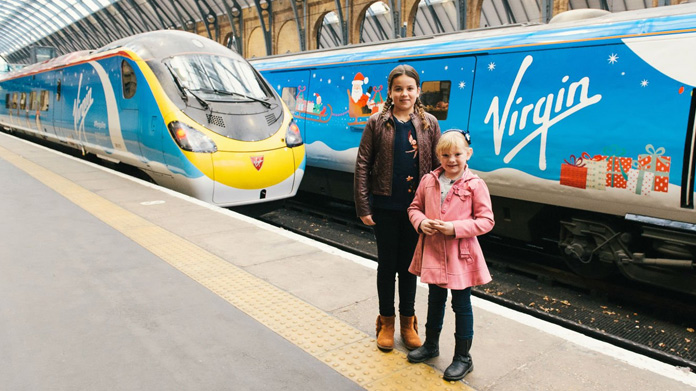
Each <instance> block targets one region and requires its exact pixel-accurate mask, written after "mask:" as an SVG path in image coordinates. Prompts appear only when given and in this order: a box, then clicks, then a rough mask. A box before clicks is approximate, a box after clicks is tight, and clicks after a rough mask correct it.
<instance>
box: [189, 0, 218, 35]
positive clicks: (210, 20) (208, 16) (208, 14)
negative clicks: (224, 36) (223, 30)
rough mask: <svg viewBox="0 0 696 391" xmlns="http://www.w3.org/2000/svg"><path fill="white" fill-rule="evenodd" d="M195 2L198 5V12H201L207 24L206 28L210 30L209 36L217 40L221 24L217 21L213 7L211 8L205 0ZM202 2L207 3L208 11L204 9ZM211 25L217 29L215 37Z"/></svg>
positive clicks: (202, 18) (204, 22)
mask: <svg viewBox="0 0 696 391" xmlns="http://www.w3.org/2000/svg"><path fill="white" fill-rule="evenodd" d="M195 2H196V7H198V12H200V13H201V20H202V21H203V24H204V25H205V30H206V31H207V32H208V38H210V39H216V40H217V39H218V36H219V35H220V26H219V25H218V22H217V15H215V12H213V9H212V8H210V4H208V3H207V2H206V1H205V0H195ZM201 2H202V3H203V4H205V7H206V8H207V9H208V10H207V11H206V10H204V9H203V7H202V6H201ZM211 25H212V26H213V28H214V29H215V38H213V33H212V32H211V31H210V26H211Z"/></svg>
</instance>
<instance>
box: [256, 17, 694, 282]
mask: <svg viewBox="0 0 696 391" xmlns="http://www.w3.org/2000/svg"><path fill="white" fill-rule="evenodd" d="M694 47H696V4H681V5H674V6H665V7H657V8H650V9H644V10H638V11H626V12H618V13H609V12H601V11H599V10H589V11H588V10H576V11H567V13H561V14H559V15H558V16H556V17H554V18H553V19H552V20H551V21H550V22H549V23H547V24H524V25H514V26H504V27H500V28H488V29H475V30H467V31H459V32H454V33H447V34H439V35H435V36H427V37H414V38H407V39H403V40H398V41H390V42H381V43H371V44H363V45H355V46H348V47H344V48H333V49H331V50H329V51H326V50H319V51H313V52H305V53H296V54H286V55H280V56H270V57H264V58H259V59H252V60H251V61H250V62H251V64H252V65H253V66H254V67H255V68H256V69H257V70H259V71H260V72H261V74H262V75H264V77H265V78H266V79H267V80H268V81H269V83H270V84H271V85H272V86H273V88H275V89H276V91H277V92H278V94H280V95H281V97H282V98H283V99H284V100H285V102H286V103H287V105H288V106H289V107H290V108H291V111H293V114H294V116H295V119H296V121H297V125H298V126H299V129H300V132H301V134H302V137H303V139H304V141H305V145H306V148H307V166H306V171H305V177H304V181H303V184H302V188H301V190H306V191H308V192H313V193H318V194H322V195H324V196H326V197H334V198H336V199H343V200H348V201H350V200H352V194H353V192H352V188H353V186H352V183H353V172H354V166H355V156H356V154H357V149H358V145H359V142H360V138H361V135H362V130H363V129H364V126H365V123H366V122H367V119H368V118H369V117H370V115H372V114H374V113H376V112H379V111H380V110H382V108H383V107H384V104H385V101H386V99H387V79H386V78H387V75H388V74H389V72H390V71H391V70H392V69H393V68H394V67H395V66H396V65H398V64H402V63H407V64H410V65H412V66H413V67H414V68H415V69H416V70H417V71H419V73H420V78H421V86H420V88H421V92H420V99H421V101H422V103H423V105H424V106H425V109H426V111H428V112H430V113H431V114H433V115H434V116H435V117H436V118H437V119H438V120H439V122H440V127H441V129H443V130H446V129H448V128H460V129H467V130H469V131H470V133H471V136H472V147H473V149H474V154H473V157H472V158H471V160H470V162H469V164H470V168H471V169H472V170H473V171H474V172H475V173H477V174H478V175H479V176H480V177H481V178H483V179H484V180H485V181H486V183H487V184H488V187H489V189H490V192H491V195H492V198H493V209H494V213H495V217H496V226H495V229H494V230H493V232H492V233H491V234H490V235H491V237H492V238H496V239H500V240H502V241H510V242H513V243H523V244H524V245H525V246H529V247H531V248H535V249H537V248H539V249H543V251H553V252H554V253H555V254H557V255H558V257H557V258H556V259H559V261H558V262H563V261H561V259H563V260H564V261H565V263H567V265H568V266H569V267H570V269H571V270H572V271H574V272H576V273H578V274H579V275H581V276H583V278H592V279H600V278H618V277H619V276H620V275H621V274H623V275H624V276H625V277H627V278H628V280H629V281H631V282H633V283H636V284H637V285H639V286H641V287H642V288H641V289H662V288H665V289H668V290H671V291H674V292H676V293H677V294H681V295H688V296H692V295H694V294H696V274H695V270H694V260H695V258H696V224H695V223H696V211H695V210H694V171H695V163H694V162H695V160H696V159H695V158H696V132H695V131H694V126H695V123H694V117H695V113H696V94H695V91H696V51H694V49H693V48H694Z"/></svg>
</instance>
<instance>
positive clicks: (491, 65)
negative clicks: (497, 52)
mask: <svg viewBox="0 0 696 391" xmlns="http://www.w3.org/2000/svg"><path fill="white" fill-rule="evenodd" d="M494 69H495V63H494V62H491V63H488V70H489V71H492V70H494Z"/></svg>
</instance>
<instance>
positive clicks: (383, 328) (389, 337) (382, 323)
mask: <svg viewBox="0 0 696 391" xmlns="http://www.w3.org/2000/svg"><path fill="white" fill-rule="evenodd" d="M395 320H396V316H382V315H379V316H378V317H377V347H378V348H380V349H381V350H383V351H385V352H388V351H390V350H392V349H394V321H395Z"/></svg>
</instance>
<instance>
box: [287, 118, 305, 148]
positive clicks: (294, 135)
mask: <svg viewBox="0 0 696 391" xmlns="http://www.w3.org/2000/svg"><path fill="white" fill-rule="evenodd" d="M302 143H303V142H302V135H301V134H300V128H299V127H298V126H297V124H296V123H295V120H292V121H290V125H288V130H287V131H285V144H286V145H287V146H288V147H290V148H292V147H297V146H298V145H302Z"/></svg>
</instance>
